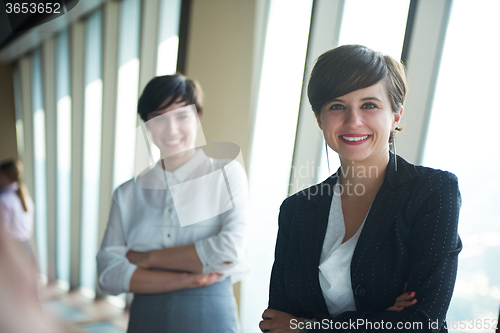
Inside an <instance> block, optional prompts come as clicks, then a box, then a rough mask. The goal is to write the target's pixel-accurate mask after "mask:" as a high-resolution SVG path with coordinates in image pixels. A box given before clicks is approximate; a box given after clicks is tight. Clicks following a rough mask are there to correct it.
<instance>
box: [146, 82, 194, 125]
mask: <svg viewBox="0 0 500 333" xmlns="http://www.w3.org/2000/svg"><path fill="white" fill-rule="evenodd" d="M169 97H171V98H170V99H169V100H168V101H167V103H165V100H166V99H167V98H169ZM179 97H180V98H181V102H186V104H187V105H191V104H194V105H195V106H196V111H197V112H198V114H200V115H201V114H202V112H203V91H202V90H201V86H200V84H199V83H198V82H197V81H196V80H193V79H190V78H188V77H187V76H184V75H182V74H179V73H177V74H174V75H163V76H157V77H154V78H153V79H151V81H149V82H148V84H147V85H146V87H145V88H144V90H143V92H142V94H141V97H140V98H139V102H138V103H137V113H139V115H140V116H141V118H142V120H144V121H147V120H148V114H150V113H151V112H153V111H157V110H159V109H164V108H167V107H169V106H170V105H171V104H172V103H174V102H175V101H178V99H179Z"/></svg>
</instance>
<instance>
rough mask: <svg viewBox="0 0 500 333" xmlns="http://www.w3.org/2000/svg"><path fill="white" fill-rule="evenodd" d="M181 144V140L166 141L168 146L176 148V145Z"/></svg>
mask: <svg viewBox="0 0 500 333" xmlns="http://www.w3.org/2000/svg"><path fill="white" fill-rule="evenodd" d="M180 142H181V139H177V140H173V141H168V140H167V141H165V143H166V144H167V145H171V146H174V145H176V144H179V143H180Z"/></svg>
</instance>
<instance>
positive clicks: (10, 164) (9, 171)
mask: <svg viewBox="0 0 500 333" xmlns="http://www.w3.org/2000/svg"><path fill="white" fill-rule="evenodd" d="M0 171H1V172H3V173H5V175H6V176H7V178H8V179H9V181H10V182H11V183H14V182H17V183H18V185H19V186H18V188H17V190H16V194H17V196H18V197H19V200H21V204H22V205H23V208H24V211H26V212H27V211H28V205H27V204H26V199H25V197H24V190H23V183H22V181H21V172H22V166H21V165H20V163H19V162H17V163H16V161H14V160H7V161H4V162H2V164H1V165H0Z"/></svg>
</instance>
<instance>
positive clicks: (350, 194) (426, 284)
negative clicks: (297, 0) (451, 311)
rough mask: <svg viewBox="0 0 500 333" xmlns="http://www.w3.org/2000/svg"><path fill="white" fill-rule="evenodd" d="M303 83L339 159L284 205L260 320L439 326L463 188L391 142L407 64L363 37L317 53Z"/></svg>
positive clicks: (376, 327)
mask: <svg viewBox="0 0 500 333" xmlns="http://www.w3.org/2000/svg"><path fill="white" fill-rule="evenodd" d="M308 95H309V101H310V103H311V105H312V109H313V111H314V112H315V116H316V120H317V122H318V125H319V127H320V128H321V130H322V131H323V135H324V138H325V142H326V143H327V144H328V146H329V147H330V148H332V149H333V150H334V151H336V152H337V153H338V155H339V158H340V165H341V166H340V168H339V170H338V171H337V172H336V173H335V174H333V175H331V176H330V177H329V178H328V179H327V180H325V181H324V182H322V183H320V184H317V185H315V186H312V187H310V188H308V189H305V190H304V191H301V192H299V193H297V194H295V195H293V196H291V197H289V198H288V199H286V200H285V201H284V202H283V204H282V205H281V209H280V215H279V231H278V236H277V241H276V251H275V261H274V265H273V270H272V274H271V283H270V292H269V306H268V309H266V310H265V311H264V313H263V315H262V318H263V320H262V321H261V322H260V325H259V326H260V329H261V330H262V331H263V332H334V331H335V332H337V331H341V330H342V331H344V330H346V329H349V332H379V331H380V330H381V329H388V330H391V329H393V330H397V331H398V332H403V331H415V330H418V331H422V332H447V329H446V327H445V325H444V320H445V318H446V311H447V310H448V306H449V302H450V299H451V295H452V292H453V287H454V283H455V278H456V272H457V259H458V253H459V252H460V250H461V248H462V244H461V241H460V238H459V237H458V233H457V224H458V214H459V209H460V205H461V198H460V192H459V190H458V183H457V178H456V177H455V175H453V174H451V173H449V172H446V171H441V170H435V169H431V168H426V167H422V166H416V165H413V164H410V163H408V162H407V161H405V160H404V159H403V158H401V157H399V156H397V155H395V154H394V153H391V152H390V150H389V143H390V142H393V140H394V132H395V131H397V130H398V125H399V122H400V120H401V116H402V113H403V103H404V100H405V96H406V79H405V71H404V67H403V66H402V65H401V64H400V63H398V62H396V61H395V60H394V59H392V58H391V57H389V56H387V55H384V54H381V53H378V52H374V51H373V50H371V49H369V48H366V47H364V46H360V45H345V46H341V47H338V48H335V49H333V50H330V51H327V52H326V53H324V54H323V55H321V56H320V57H319V58H318V60H317V62H316V64H315V66H314V68H313V70H312V72H311V78H310V82H309V87H308ZM396 166H399V167H396ZM374 169H375V172H372V171H373V170H374ZM366 170H369V171H370V172H366ZM352 188H354V191H352V190H349V189H352ZM344 189H347V191H346V190H344ZM353 323H354V325H353ZM353 326H354V327H353Z"/></svg>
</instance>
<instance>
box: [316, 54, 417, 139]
mask: <svg viewBox="0 0 500 333" xmlns="http://www.w3.org/2000/svg"><path fill="white" fill-rule="evenodd" d="M381 80H384V81H385V83H386V87H387V92H388V94H389V99H390V101H391V107H392V110H393V111H394V112H398V111H399V110H400V109H401V107H402V106H403V103H404V101H405V97H406V91H407V86H406V73H405V68H404V66H403V65H402V64H401V63H400V62H398V61H396V60H394V59H393V58H392V57H391V56H389V55H386V54H383V53H380V52H375V51H373V50H372V49H369V48H367V47H365V46H362V45H343V46H339V47H336V48H334V49H331V50H329V51H327V52H325V53H323V54H322V55H321V56H319V58H318V59H317V60H316V64H315V65H314V68H313V70H312V72H311V77H310V79H309V86H308V88H307V95H308V97H309V102H310V103H311V107H312V109H313V111H314V112H315V113H316V114H317V115H318V116H319V114H320V113H321V108H322V107H323V106H324V105H325V104H326V103H328V102H329V101H331V100H333V99H335V98H338V97H340V96H344V95H346V94H348V93H350V92H353V91H355V90H358V89H363V88H367V87H370V86H372V85H374V84H376V83H378V82H379V81H381ZM397 130H399V128H397Z"/></svg>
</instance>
